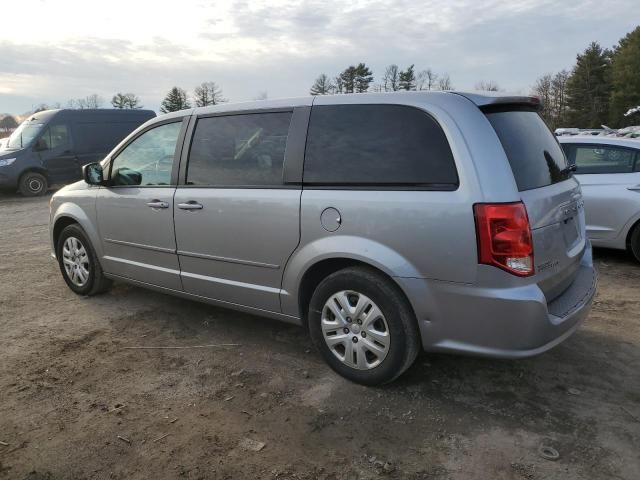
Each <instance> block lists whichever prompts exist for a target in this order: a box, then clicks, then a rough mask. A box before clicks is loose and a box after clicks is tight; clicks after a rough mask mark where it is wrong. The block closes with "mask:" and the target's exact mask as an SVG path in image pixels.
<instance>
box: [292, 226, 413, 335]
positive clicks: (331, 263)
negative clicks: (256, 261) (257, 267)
mask: <svg viewBox="0 0 640 480" xmlns="http://www.w3.org/2000/svg"><path fill="white" fill-rule="evenodd" d="M331 238H333V239H335V238H336V237H331ZM343 240H344V239H343ZM359 240H360V241H357V242H350V241H348V240H344V241H338V244H340V245H342V246H343V247H349V246H351V247H353V248H343V249H342V250H338V251H336V250H334V252H336V253H328V252H330V251H331V250H332V249H331V248H327V249H326V250H325V249H324V248H322V246H321V245H319V244H317V243H316V242H312V243H310V244H308V245H307V246H305V247H304V248H303V249H301V250H300V251H298V252H296V254H294V256H293V257H292V259H291V260H290V261H289V263H288V265H287V268H286V270H285V274H284V279H283V292H284V294H283V296H282V297H281V301H282V311H283V313H286V314H290V315H295V316H297V317H299V318H300V321H301V323H302V324H303V325H306V323H307V308H306V307H305V306H306V305H308V304H309V301H310V300H311V296H312V295H313V292H314V291H315V289H316V287H317V286H318V285H319V283H320V282H321V281H322V280H323V279H324V278H326V277H327V276H328V275H331V274H332V273H334V272H337V271H338V270H342V269H344V268H348V267H357V266H360V267H363V268H367V269H370V270H373V271H375V272H376V273H378V274H379V275H381V276H383V277H384V278H386V279H387V280H389V281H390V282H391V284H393V285H395V286H396V287H397V288H398V289H399V291H400V292H401V293H402V295H403V296H404V298H405V299H406V300H407V302H408V304H409V305H410V306H411V309H412V311H413V313H414V315H415V314H416V311H415V308H414V305H413V303H412V302H411V299H410V298H409V296H408V295H407V292H406V290H405V289H404V288H403V284H402V283H401V282H398V281H397V278H396V277H399V276H409V277H414V278H415V277H416V276H419V274H418V272H417V271H416V270H415V268H414V267H413V266H412V265H411V264H410V263H409V262H408V261H407V260H406V259H404V257H402V256H400V254H398V253H397V252H394V251H392V250H390V249H389V248H388V247H386V246H383V245H381V244H378V243H376V242H372V241H370V240H365V239H359ZM362 242H365V243H362ZM318 243H320V242H318ZM331 243H332V244H333V243H334V242H331ZM324 246H325V247H329V245H324ZM333 246H335V244H334V245H333ZM321 248H322V250H325V252H326V253H324V254H319V250H320V249H321ZM389 265H392V266H393V267H390V266H389ZM403 274H404V275H403ZM416 319H417V316H416Z"/></svg>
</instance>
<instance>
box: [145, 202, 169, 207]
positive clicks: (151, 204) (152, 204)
mask: <svg viewBox="0 0 640 480" xmlns="http://www.w3.org/2000/svg"><path fill="white" fill-rule="evenodd" d="M147 207H151V208H169V204H168V203H167V202H163V201H162V200H151V201H150V202H149V203H147Z"/></svg>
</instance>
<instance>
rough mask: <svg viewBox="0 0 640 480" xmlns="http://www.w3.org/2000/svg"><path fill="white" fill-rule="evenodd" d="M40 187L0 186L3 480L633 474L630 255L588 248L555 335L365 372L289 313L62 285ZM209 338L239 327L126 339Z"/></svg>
mask: <svg viewBox="0 0 640 480" xmlns="http://www.w3.org/2000/svg"><path fill="white" fill-rule="evenodd" d="M48 200H49V198H48V197H45V198H38V199H25V198H21V197H18V196H15V195H9V194H6V193H5V194H0V246H2V248H1V249H0V327H1V328H0V442H2V443H0V479H2V478H9V479H30V480H41V479H42V480H44V479H164V478H177V479H181V478H186V479H227V478H229V479H253V478H270V479H271V478H273V479H315V478H320V479H368V478H408V479H492V480H494V479H497V480H500V479H521V478H525V479H628V480H635V479H639V478H640V293H639V292H640V265H638V264H635V263H634V262H633V261H632V260H631V259H630V258H629V257H628V256H626V255H625V254H624V253H622V252H611V251H597V252H596V259H597V265H598V269H599V271H600V288H599V293H598V297H597V300H596V303H595V306H594V309H593V311H592V313H591V315H590V316H589V318H588V320H587V321H586V322H585V324H584V325H583V326H582V328H580V329H579V331H578V332H577V333H576V334H575V335H574V336H573V337H572V338H570V339H569V340H568V341H566V342H565V343H563V344H562V345H560V346H559V347H557V348H555V349H554V350H552V351H550V352H547V353H546V354H544V355H542V356H539V357H537V358H532V359H526V360H519V361H499V360H486V359H474V358H467V357H459V356H446V355H434V354H423V355H421V356H420V357H419V358H418V361H417V362H416V364H415V365H414V366H413V368H411V369H410V371H409V372H408V374H406V375H404V376H403V377H402V378H401V379H400V380H399V381H396V382H395V383H393V384H392V385H389V386H386V387H384V388H366V387H362V386H358V385H354V384H352V383H349V382H347V381H346V380H343V379H342V378H340V377H338V376H336V375H335V374H334V373H332V371H331V370H330V369H329V368H328V367H327V366H325V364H324V363H323V362H322V360H321V358H320V356H319V354H318V353H317V352H316V351H315V350H314V349H313V347H312V345H311V342H310V341H309V339H308V338H307V336H306V334H305V332H304V331H303V330H302V329H299V328H297V327H294V326H288V325H286V324H281V323H278V322H276V321H272V320H267V319H264V318H259V317H254V316H250V315H246V314H239V313H235V312H232V311H227V310H223V309H219V308H214V307H211V306H207V305H203V304H198V303H195V302H190V301H185V300H181V299H177V298H173V297H170V296H166V295H161V294H158V293H153V292H149V291H146V290H143V289H140V288H136V287H131V286H127V285H123V284H116V286H115V288H114V289H113V290H111V292H110V293H108V294H105V295H102V296H97V297H92V298H82V297H78V296H76V295H74V294H73V293H72V292H71V291H70V290H69V289H68V288H67V287H66V285H65V283H64V281H63V280H62V278H61V276H60V273H59V271H58V267H57V265H56V264H55V263H54V261H53V260H52V259H51V257H50V256H49V244H48V232H47V222H48ZM514 321H517V319H514ZM221 343H235V344H240V345H239V346H233V347H223V348H190V349H131V348H128V347H148V346H181V347H185V346H197V345H208V344H221ZM257 442H263V443H264V447H263V448H262V449H260V450H258V448H259V447H260V446H261V444H260V443H257ZM541 446H546V447H552V448H553V449H555V451H557V452H558V454H559V458H558V459H556V460H548V459H545V458H543V457H542V456H541V453H540V450H539V449H540V447H541ZM255 450H258V451H255ZM552 453H553V452H552Z"/></svg>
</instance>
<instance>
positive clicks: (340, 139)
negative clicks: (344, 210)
mask: <svg viewBox="0 0 640 480" xmlns="http://www.w3.org/2000/svg"><path fill="white" fill-rule="evenodd" d="M307 138H308V140H307V148H306V155H305V163H304V183H305V184H308V185H309V184H310V185H334V186H355V187H358V186H366V185H380V186H385V185H387V186H424V187H426V188H442V189H449V190H450V189H455V188H456V187H457V184H458V174H457V171H456V167H455V162H454V159H453V153H452V152H451V148H450V147H449V143H448V141H447V138H446V136H445V134H444V132H443V131H442V128H441V127H440V125H438V123H437V122H436V121H435V120H434V119H433V118H432V117H431V116H430V115H428V114H427V113H425V112H423V111H421V110H418V109H416V108H413V107H405V106H402V105H321V106H316V107H313V108H312V110H311V119H310V124H309V133H308V137H307Z"/></svg>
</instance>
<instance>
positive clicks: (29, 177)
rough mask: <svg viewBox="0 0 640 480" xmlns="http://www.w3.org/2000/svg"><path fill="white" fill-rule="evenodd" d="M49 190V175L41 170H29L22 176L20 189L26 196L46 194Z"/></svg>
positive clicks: (19, 184)
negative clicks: (46, 175) (45, 174)
mask: <svg viewBox="0 0 640 480" xmlns="http://www.w3.org/2000/svg"><path fill="white" fill-rule="evenodd" d="M47 190H49V183H48V182H47V177H45V176H44V175H43V174H41V173H40V172H27V173H24V174H22V176H21V177H20V182H19V183H18V191H19V192H20V193H21V194H22V195H24V196H25V197H37V196H39V195H44V194H45V193H47Z"/></svg>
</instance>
